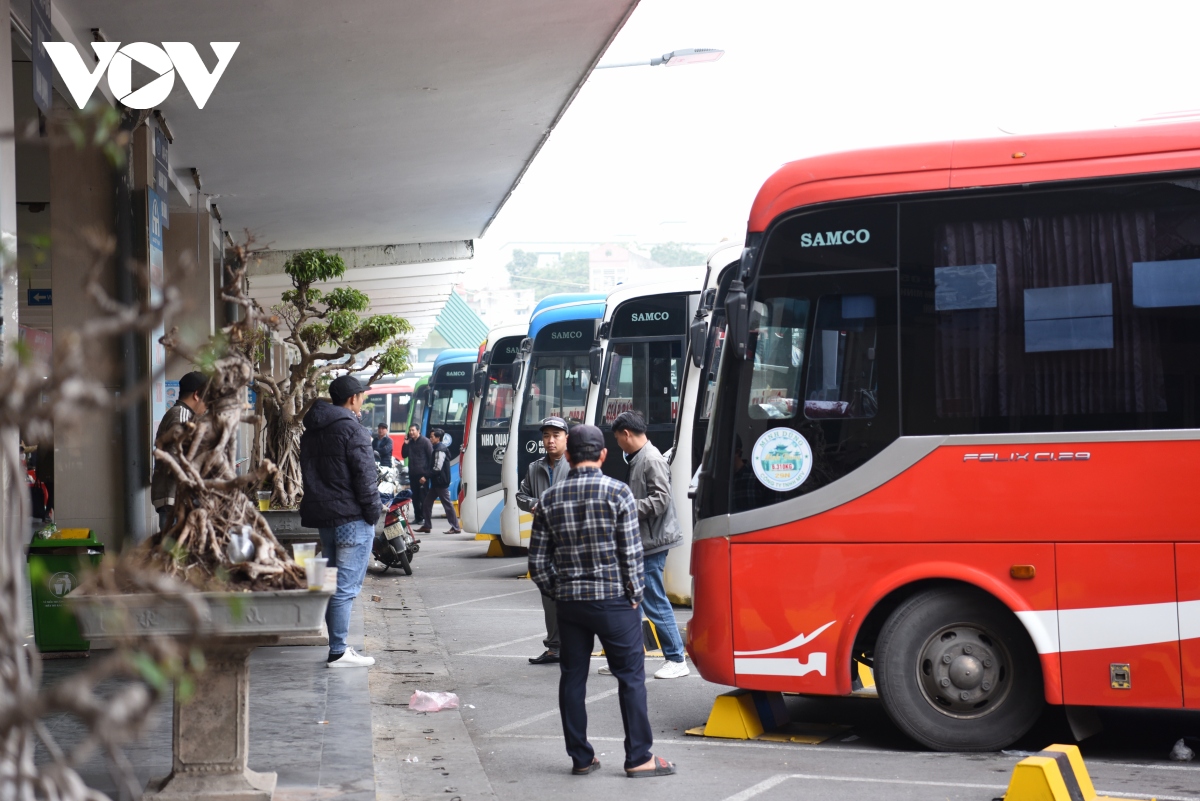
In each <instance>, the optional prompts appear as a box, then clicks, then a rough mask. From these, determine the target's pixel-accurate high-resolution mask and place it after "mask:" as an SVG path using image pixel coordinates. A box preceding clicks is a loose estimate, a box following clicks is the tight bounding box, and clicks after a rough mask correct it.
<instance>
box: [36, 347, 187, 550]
mask: <svg viewBox="0 0 1200 801" xmlns="http://www.w3.org/2000/svg"><path fill="white" fill-rule="evenodd" d="M207 389H208V376H206V375H204V373H201V372H198V371H195V370H193V371H192V372H190V373H188V374H187V375H185V376H184V377H183V378H181V379H179V400H177V401H175V405H174V406H172V407H171V408H170V409H168V410H167V413H166V414H165V415H163V419H162V421H161V422H160V423H159V424H158V431H156V432H155V434H154V447H156V448H157V447H159V443H160V442H161V441H162V438H163V435H164V434H166V433H167V432H168V431H170V430H171V429H172V428H173V427H174V426H176V425H183V424H185V423H190V422H191V421H192V420H193V419H195V418H197V417H199V416H200V415H202V414H204V413H205V412H206V411H207V410H208V405H207V404H206V403H205V402H204V392H205V390H207ZM40 466H41V465H39V467H40ZM175 487H176V483H175V474H174V473H172V472H171V470H170V468H168V467H167V466H166V465H165V464H160V463H159V462H158V460H155V462H154V474H153V475H152V476H151V477H150V502H151V503H152V504H153V505H154V509H155V511H157V512H158V528H159V530H160V531H161V530H162V529H164V528H166V525H167V521H168V520H169V519H170V515H171V511H172V507H174V506H175Z"/></svg>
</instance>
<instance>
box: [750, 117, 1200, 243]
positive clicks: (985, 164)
mask: <svg viewBox="0 0 1200 801" xmlns="http://www.w3.org/2000/svg"><path fill="white" fill-rule="evenodd" d="M1196 168H1200V122H1194V121H1193V122H1178V123H1171V124H1158V125H1143V126H1137V127H1131V128H1110V129H1105V130H1100V131H1082V132H1073V133H1053V134H1037V135H1027V136H1006V137H1003V138H997V139H966V140H959V141H949V142H937V143H933V144H917V145H899V146H896V147H882V148H874V149H871V150H856V151H850V152H846V153H831V154H828V155H823V156H814V157H812V158H807V159H801V160H800V161H793V162H790V163H788V164H785V165H783V166H782V167H780V168H779V169H778V170H777V171H776V172H775V174H774V175H772V176H771V177H770V178H768V179H767V181H766V183H764V184H763V186H762V188H761V189H759V191H758V196H757V197H756V198H755V199H754V205H753V206H752V207H751V209H750V220H749V223H748V225H747V230H748V231H749V232H750V233H756V232H762V231H765V230H766V229H767V226H768V225H770V224H771V221H772V220H774V219H775V218H776V217H778V216H779V215H780V214H783V213H784V212H787V211H791V210H792V209H796V208H799V207H801V206H807V205H811V204H815V203H824V202H829V201H834V200H845V199H849V198H861V197H876V196H882V195H898V194H906V193H912V192H931V191H937V190H945V189H964V188H969V187H982V186H1005V185H1010V184H1024V183H1037V182H1041V181H1065V180H1080V179H1087V178H1098V177H1102V176H1110V175H1129V174H1137V173H1153V172H1169V171H1173V170H1186V169H1196Z"/></svg>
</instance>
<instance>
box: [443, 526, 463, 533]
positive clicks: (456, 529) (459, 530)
mask: <svg viewBox="0 0 1200 801" xmlns="http://www.w3.org/2000/svg"><path fill="white" fill-rule="evenodd" d="M446 533H447V534H462V529H461V528H459V527H458V526H455V527H454V528H452V529H449V530H448V531H447V532H446Z"/></svg>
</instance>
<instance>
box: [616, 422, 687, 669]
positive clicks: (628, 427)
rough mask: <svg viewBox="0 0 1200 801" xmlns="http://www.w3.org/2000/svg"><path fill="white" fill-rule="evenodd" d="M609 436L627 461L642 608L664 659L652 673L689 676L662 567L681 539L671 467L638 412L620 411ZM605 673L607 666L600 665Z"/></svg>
mask: <svg viewBox="0 0 1200 801" xmlns="http://www.w3.org/2000/svg"><path fill="white" fill-rule="evenodd" d="M612 432H613V437H615V438H616V440H617V446H618V447H620V449H621V450H622V451H624V452H625V461H626V462H628V463H629V489H630V490H632V491H633V497H634V498H635V499H637V514H638V527H639V530H640V532H641V536H642V553H643V558H644V560H645V565H646V595H645V598H644V599H643V601H642V608H643V610H644V611H645V613H646V617H648V618H650V622H651V623H653V624H654V627H655V629H656V630H657V631H658V641H659V642H660V643H661V644H662V649H663V656H665V657H666V658H667V661H666V662H665V663H664V664H663V666H662V667H660V668H659V669H658V670H656V671H655V672H654V678H656V679H681V678H683V677H684V676H686V675H688V673H690V672H691V671H689V670H688V666H687V660H686V659H685V657H684V655H683V637H681V636H680V634H679V626H677V625H676V624H675V610H674V609H672V608H671V601H670V600H669V599H668V598H667V588H666V586H665V585H664V584H663V569H664V568H665V567H666V564H667V551H669V550H670V549H672V548H674V547H675V546H676V545H678V544H679V543H681V542H682V541H683V530H682V529H681V528H680V527H679V519H678V518H677V517H676V516H675V505H674V504H673V503H672V502H671V468H670V465H668V464H667V460H666V459H665V458H663V455H662V454H661V453H660V452H659V450H658V448H656V447H654V443H653V442H651V441H650V440H649V439H648V438H647V437H646V420H645V419H644V418H643V417H642V415H641V414H639V413H638V412H634V411H631V412H622V413H621V414H619V415H618V416H617V419H616V420H614V421H613V425H612ZM600 672H601V673H604V674H608V673H609V672H610V671H609V669H608V668H600Z"/></svg>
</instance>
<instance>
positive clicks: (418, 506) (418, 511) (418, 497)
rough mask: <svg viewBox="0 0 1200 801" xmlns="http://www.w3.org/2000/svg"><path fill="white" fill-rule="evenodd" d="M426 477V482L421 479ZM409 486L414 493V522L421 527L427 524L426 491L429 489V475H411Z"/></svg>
mask: <svg viewBox="0 0 1200 801" xmlns="http://www.w3.org/2000/svg"><path fill="white" fill-rule="evenodd" d="M422 478H424V479H425V483H424V484H422V483H421V479H422ZM409 488H410V489H412V494H413V517H414V518H416V520H414V521H413V524H414V525H415V526H417V527H418V528H420V527H421V526H423V525H425V521H426V518H425V493H426V492H428V491H429V476H410V477H409Z"/></svg>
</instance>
